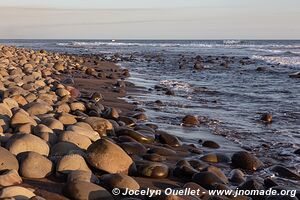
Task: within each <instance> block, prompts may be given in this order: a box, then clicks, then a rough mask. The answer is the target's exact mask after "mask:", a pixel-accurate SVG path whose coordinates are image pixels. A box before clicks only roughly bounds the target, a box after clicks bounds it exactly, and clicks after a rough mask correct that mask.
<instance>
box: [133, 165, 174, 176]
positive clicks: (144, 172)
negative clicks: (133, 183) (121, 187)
mask: <svg viewBox="0 0 300 200" xmlns="http://www.w3.org/2000/svg"><path fill="white" fill-rule="evenodd" d="M137 169H138V170H137V171H138V172H139V174H140V175H141V176H143V177H148V178H166V177H168V175H169V167H168V166H167V165H165V164H162V163H147V164H142V165H139V166H138V167H137Z"/></svg>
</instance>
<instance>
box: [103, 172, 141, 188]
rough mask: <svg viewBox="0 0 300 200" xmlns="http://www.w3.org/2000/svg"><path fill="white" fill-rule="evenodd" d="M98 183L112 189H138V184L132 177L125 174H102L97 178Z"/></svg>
mask: <svg viewBox="0 0 300 200" xmlns="http://www.w3.org/2000/svg"><path fill="white" fill-rule="evenodd" d="M99 181H100V185H102V186H103V187H105V188H107V189H109V190H112V189H114V188H118V189H120V190H122V191H125V190H126V189H129V190H139V189H140V185H139V184H138V182H136V180H134V179H133V178H132V177H130V176H127V175H125V174H104V175H102V176H101V177H100V178H99Z"/></svg>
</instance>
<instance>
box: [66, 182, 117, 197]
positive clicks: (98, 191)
mask: <svg viewBox="0 0 300 200" xmlns="http://www.w3.org/2000/svg"><path fill="white" fill-rule="evenodd" d="M64 193H65V194H66V196H68V197H69V198H71V199H74V200H98V199H99V200H100V199H105V200H113V197H112V196H111V194H110V193H109V192H108V191H107V190H106V189H104V188H103V187H101V186H98V185H96V184H93V183H89V182H84V181H72V182H69V183H67V185H66V187H65V188H64Z"/></svg>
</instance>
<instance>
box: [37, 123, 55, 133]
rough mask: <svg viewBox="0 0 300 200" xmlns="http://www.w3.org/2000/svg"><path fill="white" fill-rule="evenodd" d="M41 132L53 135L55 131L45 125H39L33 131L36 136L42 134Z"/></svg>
mask: <svg viewBox="0 0 300 200" xmlns="http://www.w3.org/2000/svg"><path fill="white" fill-rule="evenodd" d="M41 132H42V133H53V130H52V129H51V128H49V127H48V126H46V125H44V124H38V125H37V126H35V127H34V129H33V133H34V134H37V133H41Z"/></svg>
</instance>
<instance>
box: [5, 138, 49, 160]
mask: <svg viewBox="0 0 300 200" xmlns="http://www.w3.org/2000/svg"><path fill="white" fill-rule="evenodd" d="M6 149H8V150H9V151H10V152H11V153H12V154H14V155H18V154H19V153H22V152H26V151H34V152H37V153H39V154H41V155H45V156H48V155H49V150H50V149H49V146H48V144H47V143H46V142H45V141H44V140H42V139H41V138H39V137H37V136H35V135H32V134H15V135H13V136H12V137H11V138H10V139H9V140H8V142H7V144H6Z"/></svg>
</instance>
